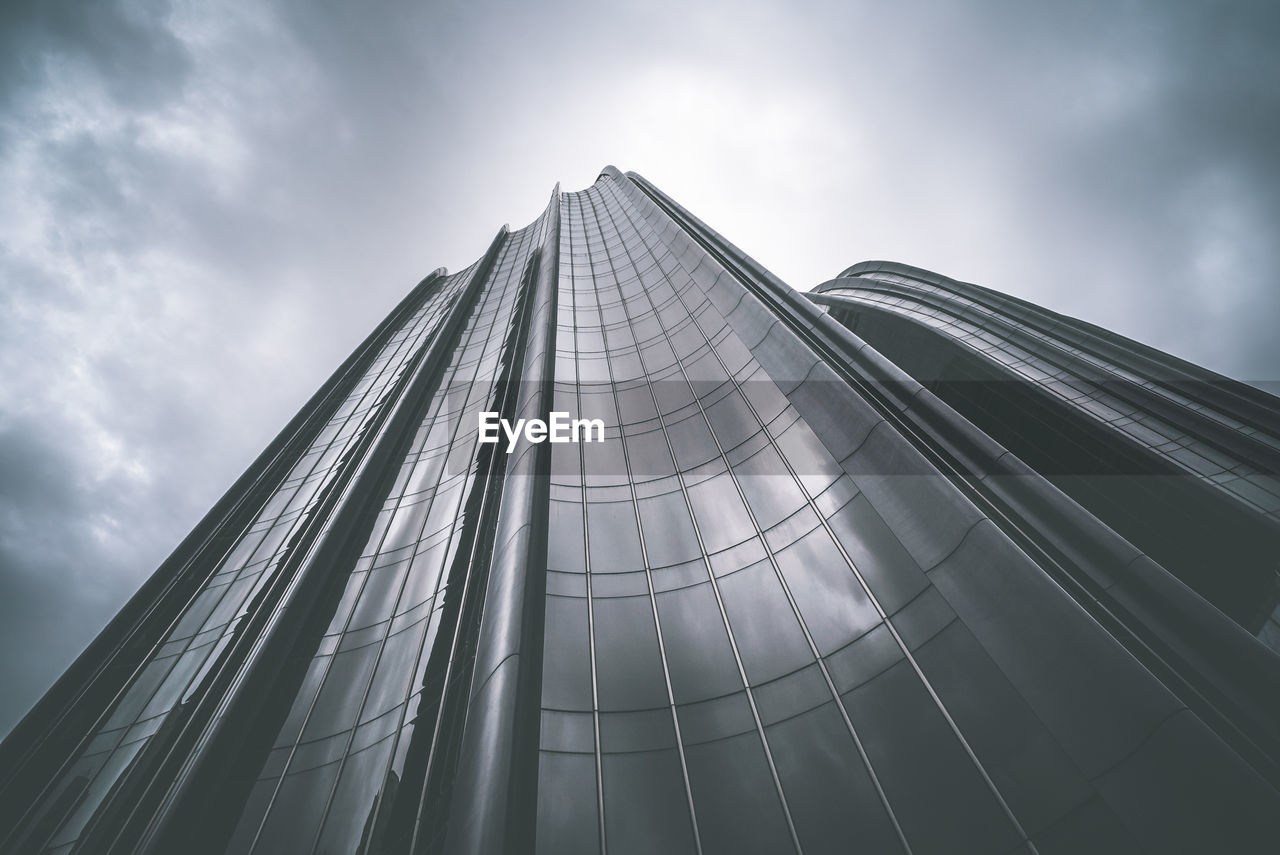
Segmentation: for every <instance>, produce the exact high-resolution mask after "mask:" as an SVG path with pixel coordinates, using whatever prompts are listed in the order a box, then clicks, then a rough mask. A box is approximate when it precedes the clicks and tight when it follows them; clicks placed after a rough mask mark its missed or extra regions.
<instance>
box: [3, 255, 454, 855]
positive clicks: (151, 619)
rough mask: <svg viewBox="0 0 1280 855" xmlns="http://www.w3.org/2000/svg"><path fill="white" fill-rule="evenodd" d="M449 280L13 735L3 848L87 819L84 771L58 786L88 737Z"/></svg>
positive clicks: (367, 344)
mask: <svg viewBox="0 0 1280 855" xmlns="http://www.w3.org/2000/svg"><path fill="white" fill-rule="evenodd" d="M443 282H444V270H443V269H441V270H437V271H435V272H434V273H432V274H431V275H430V276H428V277H427V278H426V279H424V280H423V281H422V282H421V283H420V284H419V285H418V287H417V288H415V289H414V290H413V291H412V292H411V293H410V294H409V295H408V296H407V297H406V298H405V299H404V300H403V301H402V302H401V303H400V304H399V305H398V306H397V307H396V309H395V310H393V311H392V312H391V313H390V314H389V315H388V317H387V318H386V319H385V320H384V321H383V322H382V323H381V324H380V325H379V326H378V327H377V328H376V329H375V330H374V332H373V333H371V334H370V335H369V336H368V338H366V339H365V341H364V342H363V343H362V344H361V345H360V347H358V348H357V349H356V350H355V351H354V352H353V353H352V355H351V356H350V357H348V359H347V360H346V361H344V363H343V364H342V365H341V366H340V367H339V368H338V370H337V371H336V372H334V374H333V375H332V376H331V377H330V379H329V380H328V381H327V382H326V383H325V385H324V386H322V387H321V389H320V390H319V391H318V392H317V393H316V394H315V395H313V396H312V398H311V400H309V401H308V402H307V404H306V405H305V406H304V407H303V408H302V410H301V411H300V412H299V413H298V415H297V416H295V417H294V419H293V420H292V421H291V422H290V423H289V424H288V425H287V426H286V427H285V429H284V430H283V431H281V433H280V435H279V436H278V437H277V438H276V439H275V441H274V442H273V443H272V444H271V445H270V446H269V447H268V448H267V450H266V451H264V452H263V453H262V454H261V455H259V457H258V459H257V460H256V461H255V462H254V463H253V465H252V466H250V468H249V469H248V470H247V471H246V472H245V474H244V475H242V476H241V477H240V479H239V480H238V481H237V482H236V484H235V485H233V487H232V488H231V489H230V490H228V492H227V493H226V495H224V496H223V498H222V499H221V500H220V501H219V502H218V504H217V505H215V506H214V508H213V510H211V511H210V512H209V514H207V515H206V516H205V518H204V520H202V521H201V523H200V524H199V525H198V526H197V527H196V528H195V530H194V531H193V532H192V533H191V534H190V535H189V536H188V537H187V538H186V539H185V540H184V541H183V543H182V544H181V545H179V547H178V548H177V549H176V550H175V551H174V553H173V555H171V556H170V557H169V559H168V560H166V562H165V563H164V564H163V565H161V567H160V569H159V570H158V571H157V572H156V573H155V574H154V575H153V576H152V577H151V579H150V580H149V581H148V582H147V583H146V584H145V585H144V586H143V588H142V590H141V591H140V592H139V593H138V594H137V595H135V597H134V598H133V599H132V600H131V601H130V603H129V604H128V605H127V606H126V607H125V608H124V610H123V611H122V612H121V613H120V615H118V616H117V617H116V618H115V619H114V620H113V621H112V622H111V624H109V625H108V627H107V628H106V629H105V630H104V631H103V632H102V634H101V635H100V636H99V637H98V638H97V639H96V640H95V641H94V642H93V644H91V645H90V647H89V648H88V650H86V652H85V653H84V654H82V656H81V657H80V658H79V660H78V661H77V663H76V664H75V665H73V666H72V668H71V669H69V670H68V672H67V673H66V674H65V675H64V676H63V678H62V679H61V680H60V681H59V682H58V684H57V685H55V687H54V689H52V690H51V691H50V692H49V693H48V694H47V695H46V696H45V698H44V699H42V701H41V702H40V704H38V705H37V707H36V708H35V709H34V710H33V711H32V713H31V714H30V715H28V717H27V718H26V719H25V720H24V722H23V723H22V724H20V725H19V726H18V727H17V728H16V729H15V730H14V732H13V733H12V734H10V737H9V738H8V739H7V740H6V741H5V743H4V748H3V754H2V755H0V756H2V762H0V769H3V770H4V772H3V775H4V783H3V785H0V791H2V792H3V800H2V801H3V808H2V809H0V810H3V817H2V818H0V841H4V843H3V845H5V846H33V847H39V846H41V845H43V838H46V837H48V835H50V834H52V833H53V832H54V831H55V830H57V828H58V827H59V825H60V824H61V823H62V822H63V821H64V820H65V819H66V818H67V817H68V815H69V814H70V812H71V811H72V809H73V808H75V809H77V810H79V811H80V812H82V813H83V812H84V811H85V810H86V809H88V807H89V806H91V805H93V804H94V794H93V793H92V792H90V791H89V790H88V788H89V785H90V780H89V779H87V778H86V777H85V775H84V774H83V773H80V774H77V775H74V776H73V778H72V780H70V782H69V783H67V782H62V784H59V782H60V781H61V779H62V778H63V777H65V776H66V775H70V774H72V771H74V769H73V767H74V768H78V766H75V764H76V763H77V761H78V760H79V758H81V756H82V755H83V754H85V753H86V752H89V751H91V750H93V744H92V742H91V740H92V739H93V738H94V737H95V735H96V734H97V732H98V731H99V730H100V729H101V728H102V727H104V726H105V725H104V721H105V720H106V718H107V717H108V716H110V715H113V710H114V709H116V708H118V707H119V706H120V704H121V703H122V698H124V697H125V695H126V692H127V691H128V690H129V689H130V687H131V686H132V685H133V684H134V683H135V682H136V681H137V680H138V679H140V678H139V674H140V673H142V672H143V671H144V670H145V669H147V668H149V667H150V666H151V665H152V664H154V663H153V660H154V659H155V658H156V657H157V655H159V653H160V652H164V651H158V646H159V645H161V644H162V643H163V642H164V641H165V640H166V639H167V638H168V637H169V636H170V635H171V634H172V632H173V627H174V625H175V624H176V623H180V622H181V618H182V617H183V616H184V615H186V614H187V613H188V612H190V611H191V610H192V609H193V608H195V607H196V606H195V605H193V604H196V603H199V602H202V601H203V600H202V598H203V599H207V598H206V597H204V595H205V593H206V589H207V588H208V587H209V585H210V579H211V577H212V576H213V575H215V574H217V573H219V572H221V571H222V570H223V569H224V568H225V565H226V563H227V561H228V560H229V559H228V558H227V556H228V553H230V552H233V551H234V549H233V547H236V546H237V545H238V544H239V543H240V542H241V541H242V540H243V539H244V537H245V536H246V535H245V532H246V530H247V529H248V528H249V527H250V526H251V525H252V524H253V523H254V522H255V520H256V519H258V518H259V517H260V516H262V515H263V514H264V513H266V509H267V506H268V505H269V504H270V503H272V502H273V501H274V500H275V499H276V498H278V497H279V496H280V494H281V492H282V486H281V485H282V483H283V481H284V479H286V478H288V477H289V476H290V474H291V473H292V472H293V471H294V470H295V468H296V467H297V466H298V465H299V464H300V461H301V460H302V459H303V458H304V456H305V455H306V454H307V453H308V452H309V451H311V450H313V449H314V447H316V446H317V445H319V446H324V445H325V435H326V431H327V426H328V425H329V424H330V423H331V422H332V420H333V419H334V418H335V417H336V414H338V413H339V411H340V410H341V409H342V408H343V407H345V406H346V405H347V402H348V399H349V398H350V396H352V395H353V394H356V392H357V390H358V389H359V388H360V387H361V384H364V383H367V382H368V376H369V374H370V373H371V372H374V371H376V366H377V365H378V364H379V363H378V361H379V359H381V358H382V356H383V354H384V352H385V351H386V349H387V348H388V347H389V346H390V344H389V343H390V342H392V341H393V340H394V339H395V338H396V337H397V336H399V335H402V334H403V333H404V330H403V327H404V326H405V325H406V324H408V323H410V320H411V319H412V318H414V317H415V316H416V313H419V312H421V310H422V308H423V306H425V305H426V304H427V303H428V302H429V301H431V300H438V299H441V298H442V297H443V296H444V295H443V294H442V293H441V288H442V287H443ZM153 688H154V686H153ZM142 703H143V704H146V698H143V699H142ZM116 717H117V718H118V717H119V716H118V715H116ZM156 736H163V734H156ZM155 738H156V737H155V736H153V737H152V738H151V739H150V740H149V741H155ZM133 765H134V766H136V765H137V764H136V763H135V764H133ZM68 770H71V771H68ZM117 771H118V772H120V771H122V770H117ZM103 786H109V783H108V784H107V785H98V787H99V789H100V790H101V789H102V787H103ZM50 788H55V789H57V790H58V792H53V791H51V790H50ZM101 797H102V796H101V795H99V796H98V798H101ZM24 814H25V816H24Z"/></svg>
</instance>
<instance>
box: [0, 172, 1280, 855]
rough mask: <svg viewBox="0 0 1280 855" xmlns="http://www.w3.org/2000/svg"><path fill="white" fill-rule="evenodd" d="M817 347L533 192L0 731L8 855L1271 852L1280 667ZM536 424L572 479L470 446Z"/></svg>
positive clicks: (964, 425)
mask: <svg viewBox="0 0 1280 855" xmlns="http://www.w3.org/2000/svg"><path fill="white" fill-rule="evenodd" d="M833 314H834V313H828V312H826V311H824V310H823V309H822V308H820V307H819V306H817V305H816V304H815V303H813V302H810V301H809V300H808V299H806V297H804V296H803V295H800V294H798V293H796V292H794V291H792V290H791V289H789V288H788V287H787V286H786V285H784V284H783V283H781V282H779V281H778V280H777V279H776V278H774V277H773V276H772V275H770V274H769V273H768V272H767V271H765V270H763V269H762V268H760V267H759V265H757V264H756V263H755V262H753V261H752V260H751V259H750V258H748V257H746V256H745V255H743V254H742V253H741V252H740V251H739V250H737V249H736V248H735V247H734V246H733V245H731V244H729V243H728V242H727V241H725V240H724V239H723V238H721V237H720V236H719V235H718V234H717V233H715V232H714V231H712V230H711V229H710V228H708V227H707V226H706V225H705V224H703V223H702V222H700V221H699V220H697V219H696V218H695V217H693V216H692V215H691V214H689V213H688V212H687V211H685V210H684V209H683V208H682V207H680V206H679V205H678V204H677V203H676V202H675V201H673V200H672V199H670V198H669V197H667V196H666V195H665V194H663V193H662V192H661V191H659V190H658V189H657V188H655V187H653V186H652V185H651V184H649V183H648V182H647V181H645V180H644V179H643V178H641V177H640V176H638V175H635V174H634V173H629V174H626V175H624V174H622V173H620V172H618V171H617V170H616V169H613V168H612V167H610V168H607V169H606V170H605V171H604V172H603V173H602V174H601V175H600V177H599V179H598V180H597V181H596V183H595V184H594V185H593V186H592V187H590V188H588V189H587V190H584V191H582V192H578V193H560V192H558V190H557V192H556V193H554V194H553V196H552V198H551V201H550V204H549V205H548V207H547V209H546V210H545V211H544V212H543V213H542V214H541V215H540V216H539V217H538V218H537V219H536V220H535V221H534V222H533V223H531V224H530V225H528V226H526V227H525V228H523V229H520V230H517V231H514V232H513V231H509V230H508V229H506V228H505V227H504V228H503V229H502V230H501V231H500V232H499V233H498V235H497V236H496V237H495V238H494V240H493V242H492V244H491V246H490V247H489V249H488V251H487V252H486V253H485V255H484V256H483V257H482V258H481V259H480V260H479V261H477V262H476V263H475V264H474V265H472V266H471V267H469V268H467V269H465V270H462V271H460V272H457V273H453V274H448V273H446V272H445V271H443V270H438V271H436V272H435V273H433V274H432V275H431V276H428V277H427V278H426V279H425V280H423V282H422V283H420V284H419V285H418V287H417V288H415V289H414V290H413V291H412V292H411V293H410V295H409V296H408V297H407V298H406V299H405V300H404V302H403V303H402V304H401V305H400V306H399V307H397V309H396V310H395V311H394V312H393V313H392V314H391V315H390V316H389V317H388V318H387V320H386V321H385V322H384V323H383V324H382V325H381V326H379V328H378V329H376V330H375V331H374V332H373V334H372V335H371V336H370V337H369V338H368V339H367V340H366V341H365V342H364V343H363V344H362V345H361V347H360V348H358V349H357V351H356V352H355V353H354V354H353V355H352V356H351V357H350V358H349V359H348V360H347V361H346V362H345V363H344V364H343V365H342V366H341V367H340V368H339V369H338V371H337V372H336V373H335V374H334V375H333V377H332V378H331V379H330V380H329V381H328V382H327V383H326V384H325V386H324V387H322V388H321V389H320V391H319V392H317V394H316V395H315V396H314V397H313V399H312V400H311V401H310V402H309V403H308V404H307V405H306V406H305V407H304V409H303V410H302V412H301V413H299V414H298V416H297V417H296V418H295V419H294V420H293V421H292V422H291V423H290V424H289V425H288V426H287V427H286V428H285V430H284V431H283V432H282V433H281V434H280V436H279V437H278V438H277V439H276V440H275V442H273V443H272V445H271V446H270V447H268V448H267V450H266V451H265V452H264V453H263V454H262V455H261V456H260V457H259V459H258V460H257V461H256V462H255V463H254V464H253V465H252V466H251V467H250V469H249V471H248V472H246V473H245V475H244V476H242V477H241V479H240V480H239V481H238V482H237V483H236V484H235V485H234V486H233V487H232V488H231V490H230V491H229V492H228V493H227V495H226V496H225V497H224V498H223V499H222V500H221V501H220V502H219V503H218V504H217V505H216V506H215V507H214V508H213V510H212V511H211V512H210V513H209V515H208V516H207V517H206V518H205V520H204V521H203V522H202V523H201V524H200V525H199V526H198V527H197V528H196V530H195V531H194V532H192V534H191V535H190V536H189V537H188V538H187V539H186V540H185V541H184V542H183V543H182V544H181V545H180V546H179V547H178V549H177V550H176V551H175V553H174V554H173V555H172V556H171V557H170V559H169V560H168V561H166V562H165V564H164V565H163V566H162V567H161V568H160V569H159V570H158V571H157V573H156V574H155V576H154V577H152V579H151V580H150V581H149V582H148V583H147V584H146V586H144V588H143V589H142V590H141V591H140V592H139V593H138V595H137V596H136V597H135V598H134V599H133V600H132V601H131V602H130V603H129V604H128V605H127V606H126V608H125V609H124V611H123V612H122V613H121V614H120V615H119V616H118V617H117V618H116V619H115V620H114V621H113V622H112V623H111V624H110V625H109V626H108V627H107V629H106V630H105V631H104V632H103V634H102V635H101V636H100V637H99V638H98V639H97V640H96V641H95V642H94V643H93V644H92V645H91V646H90V648H89V649H88V650H87V651H86V652H85V654H84V655H83V656H82V657H81V658H80V659H79V660H78V661H77V662H76V663H75V664H74V665H73V666H72V668H71V669H70V670H69V671H68V672H67V673H66V674H65V675H64V676H63V677H62V679H61V680H59V682H58V683H57V684H56V685H55V686H54V688H53V689H52V690H51V691H50V692H49V693H48V695H47V696H46V697H45V698H44V699H43V700H42V701H41V702H40V703H39V704H38V705H37V706H36V707H35V708H34V709H33V710H32V712H31V713H30V714H29V715H28V716H27V718H26V719H25V720H24V721H23V722H22V723H21V724H20V725H19V726H18V728H17V729H15V731H14V732H13V733H12V734H11V735H10V737H9V738H8V739H7V740H6V741H5V743H4V744H3V746H2V747H0V811H3V813H2V814H0V841H2V842H0V849H3V851H6V852H9V851H12V852H31V853H44V852H47V853H71V852H92V853H98V852H121V853H123V852H147V853H170V852H201V853H223V852H226V853H249V852H253V853H279V852H286V853H291V852H297V853H435V852H443V853H496V852H528V853H545V855H552V853H554V854H555V855H559V853H579V852H581V853H595V852H602V853H603V852H608V853H612V855H620V853H651V852H691V853H747V852H759V853H785V852H803V853H818V852H848V851H855V850H856V851H863V852H870V853H879V852H886V853H898V852H904V853H914V854H915V855H925V853H954V852H975V853H987V852H989V853H1007V852H1028V853H1045V855H1048V853H1075V852H1126V853H1128V852H1140V851H1150V852H1160V853H1165V852H1206V851H1221V852H1235V851H1250V850H1253V849H1256V848H1257V847H1259V846H1260V845H1261V846H1269V845H1273V844H1274V843H1275V841H1277V840H1280V790H1278V789H1277V788H1278V787H1280V774H1278V772H1277V768H1278V767H1277V759H1278V758H1280V697H1278V695H1280V658H1278V657H1277V656H1276V655H1275V654H1274V653H1273V652H1272V651H1270V650H1268V649H1267V648H1266V647H1264V646H1263V645H1262V644H1260V643H1259V642H1258V641H1257V640H1256V639H1255V638H1254V637H1253V636H1251V635H1250V634H1249V632H1247V631H1246V630H1245V629H1243V628H1241V626H1239V625H1238V623H1237V622H1235V621H1233V620H1232V619H1231V618H1228V617H1227V616H1225V615H1224V614H1223V613H1222V611H1220V610H1219V609H1218V608H1215V607H1214V605H1212V604H1211V603H1210V602H1208V601H1206V600H1205V599H1204V598H1202V597H1201V596H1199V595H1197V594H1196V593H1194V592H1193V591H1192V590H1191V589H1190V588H1188V587H1186V586H1185V585H1183V584H1182V582H1179V581H1178V579H1177V578H1176V577H1175V575H1174V574H1173V573H1171V572H1170V571H1171V569H1173V568H1169V569H1166V567H1165V566H1163V565H1162V564H1161V563H1159V562H1158V561H1156V560H1153V559H1151V558H1148V557H1147V556H1146V555H1145V554H1144V550H1145V549H1146V547H1143V548H1141V549H1140V548H1139V547H1138V546H1136V545H1134V544H1135V543H1136V539H1135V540H1134V541H1133V542H1131V541H1130V540H1129V539H1127V535H1125V534H1124V533H1122V532H1120V531H1119V529H1120V526H1119V524H1115V525H1114V527H1113V525H1109V524H1108V523H1107V522H1104V520H1103V519H1101V518H1100V517H1101V516H1102V515H1101V514H1100V513H1093V512H1091V511H1090V510H1089V509H1088V507H1087V506H1086V505H1085V504H1084V503H1083V502H1078V501H1076V500H1075V499H1073V498H1071V497H1070V496H1069V495H1068V494H1067V493H1065V492H1063V490H1062V489H1059V487H1058V486H1055V484H1054V483H1053V481H1052V480H1051V478H1047V477H1045V476H1044V475H1041V474H1037V473H1036V472H1035V471H1034V469H1033V468H1032V467H1031V466H1030V465H1029V464H1028V463H1024V462H1022V461H1021V459H1020V458H1019V457H1018V456H1016V455H1015V454H1014V453H1012V452H1011V451H1010V450H1009V449H1008V448H1005V447H1004V446H1002V445H1000V444H999V442H997V440H996V439H992V437H991V436H988V435H987V433H985V432H984V431H983V430H982V429H980V428H979V427H977V426H975V424H974V423H973V422H971V421H968V420H966V419H965V418H963V417H962V416H960V415H958V414H957V413H956V411H955V410H954V409H952V408H951V407H949V406H948V405H947V404H946V403H945V402H944V401H943V400H942V399H941V398H939V397H938V396H937V395H935V394H934V393H933V392H931V391H930V390H929V389H926V388H925V387H924V386H922V385H921V384H920V383H919V382H917V381H916V380H914V379H913V378H911V377H910V376H909V375H908V374H907V373H905V372H904V371H903V370H902V368H899V367H898V366H897V365H895V364H894V363H893V362H890V361H889V360H888V359H885V358H884V357H883V356H881V355H880V354H879V353H877V352H876V350H874V349H873V348H872V347H870V346H868V345H867V344H866V343H865V342H864V341H862V340H861V339H860V338H859V337H858V336H857V335H855V334H854V333H852V332H850V330H849V329H848V328H846V327H845V326H843V325H842V324H840V323H838V322H837V320H836V318H835V317H833ZM557 412H559V413H568V414H570V415H571V416H572V417H574V418H583V419H599V420H600V421H601V422H603V424H604V425H605V439H604V441H603V442H558V443H551V442H536V441H531V439H530V438H529V435H528V434H526V437H525V438H524V439H518V440H517V441H515V442H514V444H513V446H512V447H511V451H510V452H509V453H508V445H507V442H506V439H505V437H503V438H502V441H500V442H498V443H484V442H480V441H479V440H480V437H481V432H480V431H479V429H478V426H479V420H480V418H481V414H482V413H495V414H498V415H499V416H500V417H502V418H503V419H506V420H507V421H508V422H515V421H516V420H517V419H520V418H524V419H534V418H536V419H541V420H543V421H550V420H552V413H557ZM1051 474H1052V473H1051ZM1246 480H1247V478H1246ZM1179 573H1181V569H1180V568H1179ZM1233 616H1235V615H1233Z"/></svg>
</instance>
